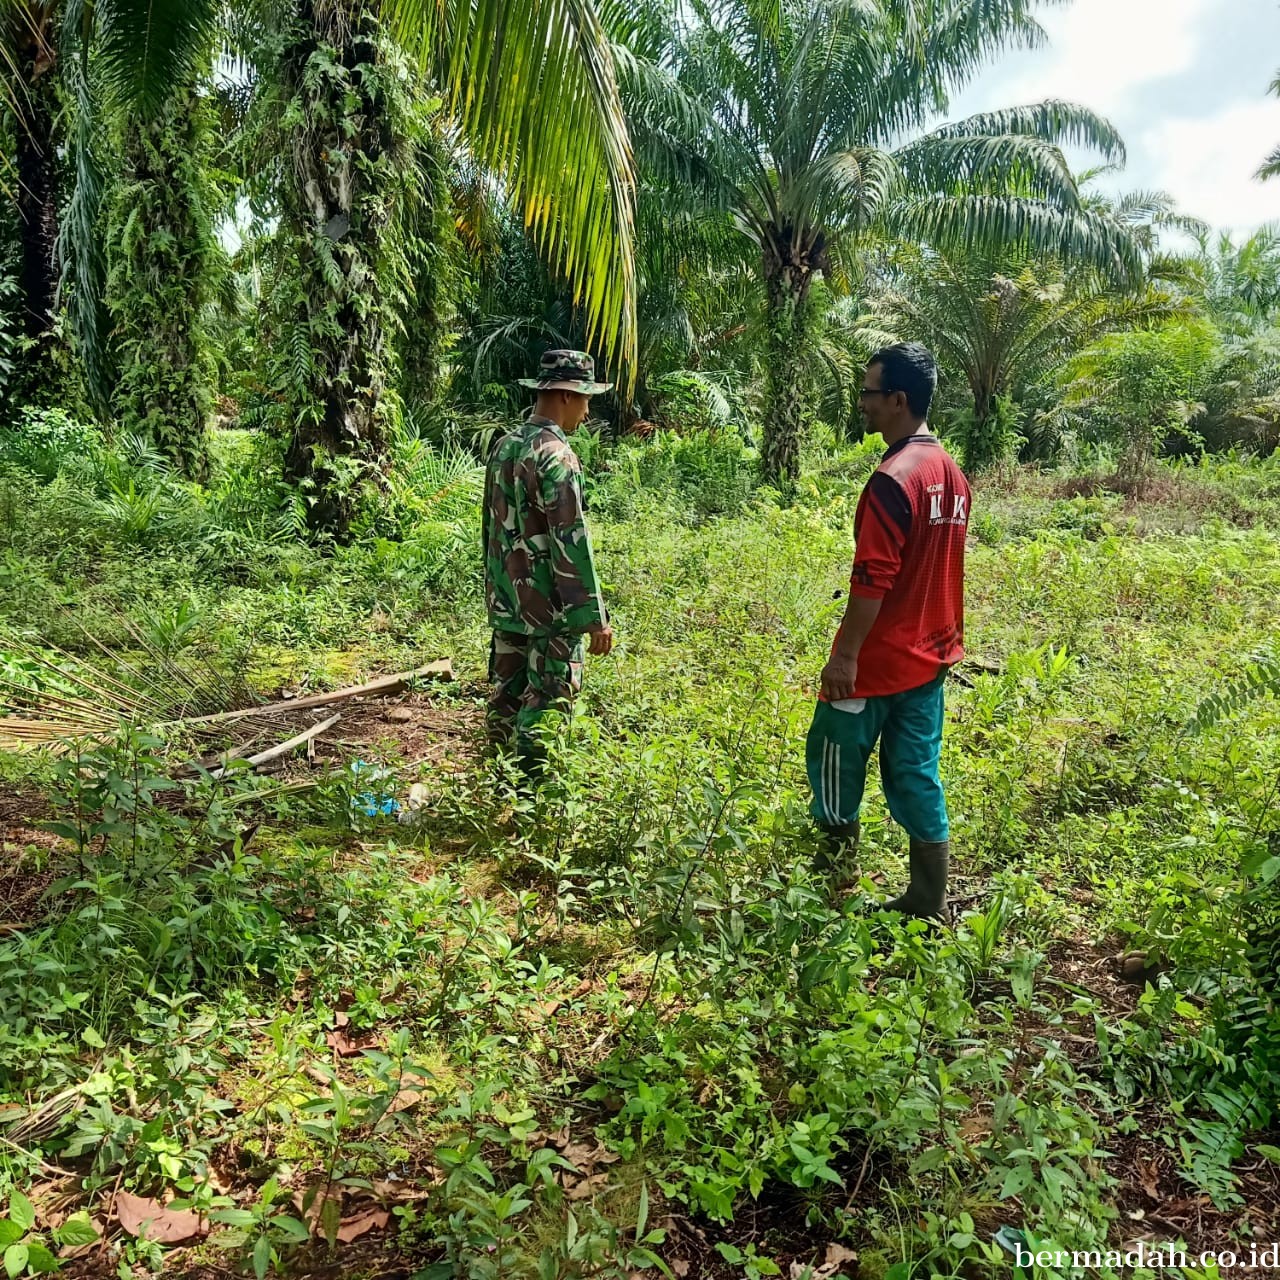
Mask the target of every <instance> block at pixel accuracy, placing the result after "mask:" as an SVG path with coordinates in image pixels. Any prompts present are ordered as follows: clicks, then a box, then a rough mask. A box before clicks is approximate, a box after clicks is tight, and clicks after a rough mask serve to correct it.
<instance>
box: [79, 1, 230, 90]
mask: <svg viewBox="0 0 1280 1280" xmlns="http://www.w3.org/2000/svg"><path fill="white" fill-rule="evenodd" d="M220 10H221V5H219V4H218V2H217V0H98V3H97V5H96V9H95V14H94V25H95V27H96V28H97V32H98V43H97V47H96V49H95V59H96V62H97V66H98V70H99V72H100V74H101V76H102V79H103V85H104V87H105V89H106V92H107V95H108V97H109V98H110V99H111V100H112V101H113V102H115V103H118V104H120V105H123V106H125V107H128V108H132V109H134V110H138V111H141V112H142V113H143V114H144V115H151V114H152V113H153V112H155V111H156V110H158V109H159V107H160V106H161V104H162V103H163V102H164V101H165V99H166V98H167V97H169V95H170V94H171V93H172V92H173V91H174V89H175V88H177V87H178V86H180V85H183V84H188V83H190V82H191V81H192V80H194V78H195V76H196V75H197V74H198V73H199V72H200V71H201V70H203V69H204V66H205V64H206V62H207V61H208V58H209V54H210V49H211V47H212V41H213V37H214V33H215V31H216V29H217V25H218V18H219V14H220Z"/></svg>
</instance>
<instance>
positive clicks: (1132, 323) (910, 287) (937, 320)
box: [862, 174, 1204, 462]
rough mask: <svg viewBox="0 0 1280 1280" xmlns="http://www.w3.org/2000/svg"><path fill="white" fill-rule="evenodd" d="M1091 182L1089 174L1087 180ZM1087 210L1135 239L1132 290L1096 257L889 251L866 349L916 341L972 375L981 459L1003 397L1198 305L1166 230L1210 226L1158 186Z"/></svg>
mask: <svg viewBox="0 0 1280 1280" xmlns="http://www.w3.org/2000/svg"><path fill="white" fill-rule="evenodd" d="M1092 176H1093V175H1092V174H1089V175H1084V176H1082V178H1081V185H1082V186H1083V185H1084V184H1085V182H1087V181H1088V179H1089V178H1091V177H1092ZM1085 203H1086V206H1087V207H1088V208H1089V209H1090V210H1092V211H1093V212H1094V213H1095V214H1096V215H1098V216H1100V217H1104V218H1106V219H1108V220H1109V221H1110V222H1111V223H1112V224H1113V225H1115V226H1117V227H1120V228H1123V229H1124V230H1126V231H1128V232H1129V233H1130V235H1131V237H1132V240H1133V242H1134V244H1135V245H1136V246H1137V248H1138V250H1139V253H1140V258H1141V262H1142V265H1143V271H1142V275H1141V278H1140V279H1139V280H1138V281H1136V282H1134V284H1133V285H1132V286H1131V287H1122V286H1120V285H1118V284H1117V281H1116V280H1115V278H1114V276H1113V274H1112V273H1111V272H1109V271H1100V270H1098V269H1097V267H1096V265H1095V264H1094V263H1093V262H1091V261H1090V260H1088V259H1087V258H1086V259H1084V260H1080V259H1076V258H1062V257H1058V256H1049V255H1044V254H1039V255H1037V254H1034V253H1031V252H1029V251H1028V250H1027V249H1025V248H1016V247H1015V248H1014V249H1013V250H1009V249H1006V248H1003V247H1000V246H997V247H995V248H984V249H981V250H979V251H966V250H965V249H964V248H963V247H952V248H950V249H947V250H942V251H939V250H935V249H931V248H920V247H918V246H907V247H904V248H902V249H900V250H899V251H898V252H897V253H895V254H892V255H891V256H889V257H888V258H887V259H886V260H885V265H884V268H883V269H882V270H881V271H880V272H879V273H878V274H877V276H876V279H875V281H874V284H873V286H872V290H871V296H870V303H871V314H870V317H869V319H870V320H871V324H870V325H869V326H868V327H867V329H866V330H865V331H864V332H863V334H862V337H863V340H864V343H865V344H867V345H869V346H871V347H874V346H876V345H879V344H880V343H882V342H890V341H897V340H899V339H901V338H907V337H911V338H915V339H917V340H918V341H920V342H923V343H925V344H926V345H927V346H929V347H931V348H932V349H933V350H934V352H935V353H936V354H937V355H938V357H939V359H940V360H941V361H942V362H943V364H944V366H949V367H950V368H952V369H954V370H955V371H956V372H958V373H960V374H961V375H962V376H963V378H964V380H965V382H966V383H967V384H968V387H969V391H970V393H971V395H972V398H973V410H972V421H971V423H970V425H969V428H968V433H967V435H968V438H969V439H970V441H971V443H972V444H973V446H974V448H973V450H972V452H973V455H974V457H973V458H970V459H968V461H970V462H972V461H973V460H974V458H979V459H981V461H983V462H986V461H993V460H994V455H993V454H992V453H991V452H990V450H988V449H986V448H984V445H983V440H984V436H985V435H986V428H987V424H988V423H989V422H991V420H992V418H993V415H994V414H995V412H996V407H997V404H998V402H999V401H1000V400H1001V399H1003V398H1004V397H1008V396H1013V397H1017V396H1018V395H1019V394H1020V393H1021V392H1022V391H1023V390H1025V389H1026V388H1028V387H1031V386H1033V385H1035V384H1036V383H1037V382H1039V381H1040V379H1041V378H1043V377H1044V376H1045V375H1046V374H1047V373H1048V372H1049V371H1050V370H1051V369H1052V368H1054V367H1055V366H1057V365H1059V364H1061V363H1062V362H1063V361H1064V360H1066V359H1067V358H1068V357H1070V356H1072V355H1074V354H1076V353H1077V352H1078V351H1080V350H1082V349H1083V348H1084V347H1085V346H1087V345H1089V343H1091V342H1093V341H1095V340H1096V339H1097V338H1099V337H1100V336H1101V335H1102V334H1103V333H1104V332H1107V331H1110V330H1123V329H1132V328H1139V327H1143V326H1146V325H1150V324H1155V323H1159V322H1160V321H1162V320H1167V319H1169V318H1170V317H1172V316H1174V315H1176V314H1179V313H1181V312H1186V311H1188V310H1190V306H1191V304H1190V302H1189V301H1188V299H1187V298H1186V296H1185V294H1184V293H1182V292H1180V291H1178V290H1175V289H1172V288H1170V287H1169V286H1170V284H1171V283H1172V282H1173V281H1177V282H1179V283H1183V282H1185V281H1186V280H1187V279H1189V278H1190V275H1189V270H1188V269H1187V268H1186V267H1185V266H1183V265H1182V264H1179V263H1177V262H1175V261H1171V260H1170V259H1168V258H1167V257H1165V256H1164V254H1163V253H1162V251H1161V248H1160V240H1159V236H1158V233H1159V231H1160V230H1161V229H1164V228H1172V229H1176V230H1179V231H1183V232H1188V233H1192V234H1200V233H1203V232H1204V227H1203V224H1201V223H1199V222H1197V221H1196V220H1195V219H1191V218H1186V217H1184V216H1182V215H1180V214H1179V213H1178V212H1177V210H1176V209H1175V207H1174V203H1173V200H1172V198H1171V197H1170V196H1168V195H1166V194H1165V193H1163V192H1159V191H1155V192H1148V191H1135V192H1131V193H1129V194H1127V195H1125V196H1124V197H1122V198H1121V199H1119V200H1109V199H1106V198H1104V197H1097V196H1089V197H1086V200H1085Z"/></svg>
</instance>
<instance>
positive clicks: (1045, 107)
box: [935, 99, 1125, 165]
mask: <svg viewBox="0 0 1280 1280" xmlns="http://www.w3.org/2000/svg"><path fill="white" fill-rule="evenodd" d="M935 133H936V136H939V137H973V136H978V135H986V136H987V137H1003V136H1006V135H1009V134H1023V135H1025V136H1027V137H1031V138H1039V139H1040V140H1041V141H1043V142H1053V143H1056V144H1057V145H1058V146H1063V147H1084V148H1087V149H1088V150H1090V151H1096V152H1097V153H1098V154H1099V155H1101V156H1102V157H1103V159H1104V160H1105V161H1106V162H1107V163H1108V164H1115V165H1122V164H1123V163H1124V160H1125V147H1124V139H1123V138H1122V137H1121V136H1120V133H1119V131H1118V130H1117V129H1116V127H1115V125H1113V124H1112V123H1111V122H1110V121H1109V120H1106V119H1104V118H1103V117H1102V116H1100V115H1098V114H1097V113H1096V112H1094V111H1091V110H1090V109H1089V108H1088V107H1083V106H1080V105H1079V104H1078V103H1074V102H1063V101H1061V100H1060V99H1048V100H1046V101H1044V102H1036V103H1032V104H1030V105H1029V106H1024V107H1005V108H1004V109H1002V110H1000V111H984V112H980V113H979V114H977V115H972V116H968V117H966V118H965V119H963V120H957V121H953V122H952V123H950V124H945V125H943V126H942V127H941V128H939V129H938V130H936V131H935Z"/></svg>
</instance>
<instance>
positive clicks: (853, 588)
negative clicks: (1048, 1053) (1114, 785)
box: [805, 342, 970, 918]
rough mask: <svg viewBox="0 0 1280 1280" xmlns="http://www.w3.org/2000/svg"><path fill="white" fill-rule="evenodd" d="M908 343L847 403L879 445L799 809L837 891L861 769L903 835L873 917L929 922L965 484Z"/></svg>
mask: <svg viewBox="0 0 1280 1280" xmlns="http://www.w3.org/2000/svg"><path fill="white" fill-rule="evenodd" d="M937 381H938V369H937V365H936V363H935V362H934V359H933V356H932V355H931V354H930V353H929V352H928V351H927V350H926V349H925V348H924V347H922V346H920V344H919V343H914V342H912V343H899V344H898V345H896V346H892V347H885V348H884V349H883V350H881V351H877V352H876V354H875V355H874V356H872V357H871V360H870V362H869V363H868V365H867V370H866V374H865V376H864V378H863V385H862V398H861V406H862V412H863V415H864V417H865V418H866V421H867V426H868V428H869V429H870V430H872V431H878V432H879V433H880V434H881V435H882V436H883V437H884V439H885V442H886V444H888V446H889V447H888V449H887V450H886V452H885V455H884V457H883V458H882V459H881V461H880V465H879V467H878V468H877V469H876V471H875V472H874V474H873V475H872V476H871V479H870V480H869V481H868V482H867V486H866V488H865V489H864V490H863V491H862V497H861V498H860V499H859V502H858V510H857V515H856V516H855V519H854V538H855V540H856V550H855V552H854V559H853V572H852V575H851V578H850V582H849V606H848V608H847V609H846V611H845V615H844V620H843V621H842V622H841V624H840V630H839V631H838V632H837V634H836V639H835V644H834V645H833V646H832V649H831V657H830V659H829V660H828V662H827V665H826V667H825V668H823V672H822V687H821V692H820V694H819V702H818V705H817V708H816V710H815V711H814V716H813V725H812V727H811V728H810V730H809V738H808V742H807V744H806V751H805V755H806V764H807V769H808V774H809V783H810V785H811V786H812V788H813V804H812V806H811V812H812V813H813V816H814V818H815V819H816V820H817V822H818V825H819V826H820V827H821V828H822V830H823V831H824V833H825V834H826V836H827V839H828V843H829V847H830V848H831V850H832V856H831V859H830V864H829V865H830V870H831V872H832V876H833V880H834V882H835V884H836V885H837V887H845V886H847V885H848V884H850V883H852V882H853V881H854V880H855V879H856V871H855V870H854V854H855V852H856V849H857V842H858V836H859V834H860V826H859V821H858V814H859V811H860V809H861V806H862V793H863V790H864V787H865V784H866V775H867V760H868V758H869V757H870V755H871V751H872V748H873V747H874V746H875V745H876V742H877V740H879V743H880V777H881V780H882V782H883V784H884V794H885V799H886V800H887V801H888V804H889V812H890V813H891V814H892V815H893V817H894V819H895V821H897V822H898V823H899V824H900V825H901V826H903V827H905V828H906V830H907V834H908V835H909V836H910V838H911V882H910V885H909V886H908V888H907V891H906V892H905V893H904V894H902V895H901V896H900V897H897V898H894V899H893V901H891V902H889V903H886V904H885V905H886V907H887V908H888V909H890V910H893V911H901V912H904V913H905V914H907V915H912V916H924V917H937V918H941V917H942V915H943V913H944V911H945V907H946V891H947V872H948V863H949V860H950V852H951V847H950V843H949V842H950V828H949V826H948V822H947V805H946V798H945V796H944V795H943V790H942V780H941V778H940V777H939V775H938V760H939V756H940V754H941V750H942V718H943V695H942V685H943V681H944V680H945V679H946V674H947V670H948V669H949V668H950V667H952V666H954V665H955V664H956V663H957V662H959V661H960V659H961V658H963V657H964V646H963V639H964V542H965V533H966V530H967V527H968V522H969V497H970V495H969V485H968V483H967V482H966V480H965V478H964V474H963V473H962V472H961V470H960V468H959V467H958V466H957V465H956V464H955V462H954V461H953V460H952V458H951V456H950V454H948V453H947V451H946V450H945V449H944V448H943V447H942V444H941V443H940V442H939V440H938V438H937V436H935V435H934V434H933V433H932V432H931V431H930V430H929V426H928V421H927V418H928V413H929V405H930V403H931V402H932V400H933V392H934V388H935V387H936V386H937Z"/></svg>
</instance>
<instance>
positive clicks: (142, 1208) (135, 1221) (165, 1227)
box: [115, 1191, 209, 1244]
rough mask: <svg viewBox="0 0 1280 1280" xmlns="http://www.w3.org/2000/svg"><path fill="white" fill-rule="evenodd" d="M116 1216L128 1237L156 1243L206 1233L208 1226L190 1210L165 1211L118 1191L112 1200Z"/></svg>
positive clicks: (142, 1198) (155, 1202)
mask: <svg viewBox="0 0 1280 1280" xmlns="http://www.w3.org/2000/svg"><path fill="white" fill-rule="evenodd" d="M115 1210H116V1217H117V1218H118V1219H119V1221H120V1225H121V1226H122V1227H123V1228H124V1229H125V1230H126V1231H127V1232H128V1233H129V1234H130V1235H131V1236H137V1237H138V1238H140V1239H141V1238H145V1239H147V1240H153V1241H155V1243H156V1244H178V1243H179V1242H181V1241H183V1240H194V1239H195V1238H196V1237H197V1236H204V1235H208V1234H209V1224H208V1223H207V1222H205V1221H204V1219H202V1218H201V1217H200V1215H199V1214H198V1213H194V1212H192V1211H191V1210H190V1209H168V1208H166V1207H165V1206H164V1205H163V1204H161V1203H160V1201H159V1200H152V1199H149V1198H148V1197H146V1196H135V1195H131V1194H130V1193H129V1192H128V1191H120V1192H117V1194H116V1200H115Z"/></svg>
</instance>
